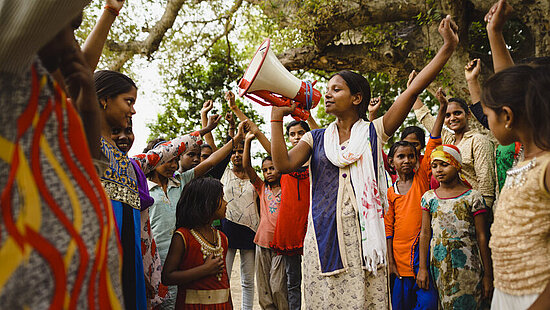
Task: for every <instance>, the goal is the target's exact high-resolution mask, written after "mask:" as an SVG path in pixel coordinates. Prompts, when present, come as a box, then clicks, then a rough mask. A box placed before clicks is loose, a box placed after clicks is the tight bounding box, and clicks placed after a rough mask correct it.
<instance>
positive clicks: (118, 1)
mask: <svg viewBox="0 0 550 310" xmlns="http://www.w3.org/2000/svg"><path fill="white" fill-rule="evenodd" d="M124 2H125V0H106V1H105V4H106V5H107V6H109V7H111V8H113V9H115V10H117V11H120V10H121V9H122V7H123V6H124Z"/></svg>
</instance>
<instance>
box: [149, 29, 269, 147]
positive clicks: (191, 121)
mask: <svg viewBox="0 0 550 310" xmlns="http://www.w3.org/2000/svg"><path fill="white" fill-rule="evenodd" d="M206 58H207V62H206V64H202V63H193V64H189V65H188V66H186V67H184V68H181V70H180V71H179V73H178V74H177V76H176V77H175V78H171V77H170V76H168V77H167V79H166V81H165V84H166V85H167V87H168V88H167V89H166V91H165V92H164V94H163V96H164V98H165V100H166V101H165V102H163V103H162V104H161V106H162V108H163V112H161V113H159V115H158V117H157V121H156V122H155V123H152V124H148V127H149V129H151V136H150V138H155V137H158V136H166V137H168V138H173V137H176V136H178V135H181V134H183V133H186V132H190V131H193V130H197V129H199V128H200V122H199V120H200V110H201V108H202V105H203V103H204V102H205V101H207V100H212V101H214V104H215V106H218V107H220V106H221V110H220V109H216V108H215V109H214V110H213V111H212V112H213V113H216V112H217V113H221V114H222V115H224V114H225V113H226V112H228V111H229V108H228V107H227V105H226V104H225V102H224V99H223V98H224V94H225V92H226V91H227V90H228V89H230V86H231V85H232V83H234V82H235V81H236V80H238V79H239V78H240V77H241V76H242V75H243V73H244V71H243V67H242V66H240V65H239V64H238V63H236V60H235V58H233V57H231V56H230V55H228V47H227V43H226V42H225V41H224V40H221V41H219V42H218V43H216V44H215V45H214V46H213V47H212V48H211V49H210V50H209V52H208V54H207V56H206ZM237 104H238V105H239V106H240V107H241V110H242V111H243V112H244V113H245V114H246V115H247V116H249V117H250V118H251V119H252V120H253V121H254V122H256V123H258V124H261V123H263V120H262V119H261V118H260V117H259V116H258V115H257V114H256V112H255V111H254V110H253V109H252V108H251V107H250V106H247V105H244V104H243V103H242V102H240V101H239V100H237ZM212 112H211V113H212ZM220 127H224V126H218V128H217V129H216V131H215V136H216V137H217V140H218V141H222V140H224V138H225V136H226V133H225V131H224V130H223V128H220Z"/></svg>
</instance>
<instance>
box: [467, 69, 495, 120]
mask: <svg viewBox="0 0 550 310" xmlns="http://www.w3.org/2000/svg"><path fill="white" fill-rule="evenodd" d="M480 72H481V60H479V59H474V60H472V61H470V62H469V63H468V64H466V66H465V67H464V75H465V76H466V82H467V83H468V90H469V91H470V101H471V105H469V108H470V111H471V112H472V114H473V115H474V117H475V118H476V119H477V120H478V121H479V122H480V123H481V125H483V127H485V128H487V129H489V122H488V121H487V116H486V115H485V114H484V113H483V107H481V86H480V85H479V74H480Z"/></svg>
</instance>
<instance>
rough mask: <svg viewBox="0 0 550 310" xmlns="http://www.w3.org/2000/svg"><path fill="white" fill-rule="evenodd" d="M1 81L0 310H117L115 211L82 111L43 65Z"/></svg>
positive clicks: (120, 302) (119, 291)
mask: <svg viewBox="0 0 550 310" xmlns="http://www.w3.org/2000/svg"><path fill="white" fill-rule="evenodd" d="M0 85H1V86H2V87H0V94H1V96H0V107H1V110H2V115H0V124H1V125H0V175H2V178H0V191H1V193H2V194H1V201H0V206H1V208H0V209H1V213H0V261H1V262H2V268H0V279H2V280H0V300H1V301H2V305H1V306H0V308H2V309H24V308H25V309H120V308H122V307H123V300H122V286H121V278H120V274H121V269H120V266H121V248H120V243H119V240H118V237H117V230H116V226H115V219H114V215H113V209H112V206H111V203H110V200H109V199H108V198H107V196H106V194H105V191H104V190H103V187H102V186H101V182H100V179H99V176H98V174H97V172H96V170H95V168H94V164H93V162H92V158H91V156H90V152H89V149H88V145H87V143H86V136H85V135H84V130H83V127H82V122H81V119H80V117H79V115H78V112H77V111H76V109H75V107H74V106H73V105H72V104H71V102H70V101H69V100H67V98H66V96H65V93H64V92H63V91H62V90H61V88H60V87H59V86H58V85H57V84H56V83H55V82H54V81H53V80H52V79H51V77H50V75H49V74H48V73H47V72H46V70H45V69H44V68H43V67H42V66H41V65H40V63H39V61H37V62H36V63H35V64H34V65H33V66H32V68H29V70H28V71H27V72H26V73H24V74H22V75H8V74H5V73H3V72H0Z"/></svg>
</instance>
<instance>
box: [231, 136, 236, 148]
mask: <svg viewBox="0 0 550 310" xmlns="http://www.w3.org/2000/svg"><path fill="white" fill-rule="evenodd" d="M234 148H235V141H233V137H231V149H232V150H233V149H234Z"/></svg>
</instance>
